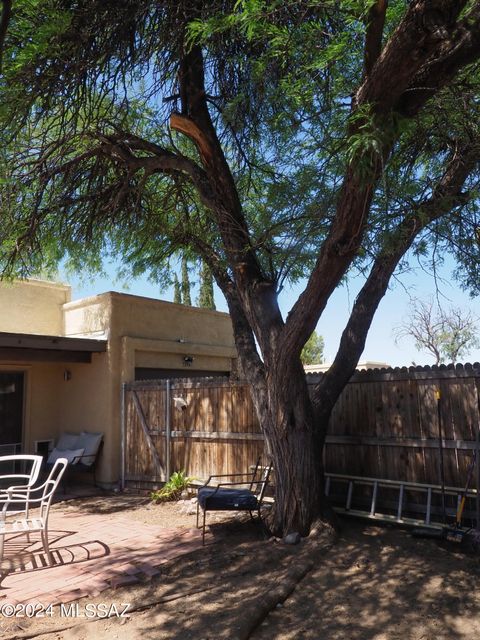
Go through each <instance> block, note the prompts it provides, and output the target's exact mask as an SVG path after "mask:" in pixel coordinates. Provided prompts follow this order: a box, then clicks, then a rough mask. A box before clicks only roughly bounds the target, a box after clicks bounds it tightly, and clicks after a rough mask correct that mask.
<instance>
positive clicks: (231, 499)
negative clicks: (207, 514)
mask: <svg viewBox="0 0 480 640" xmlns="http://www.w3.org/2000/svg"><path fill="white" fill-rule="evenodd" d="M198 502H199V504H200V506H201V507H202V509H204V510H205V509H206V510H207V511H235V510H238V511H254V510H255V509H258V500H257V498H256V496H255V495H254V494H253V493H252V492H251V491H249V489H228V488H220V489H218V490H217V489H216V488H215V487H202V488H201V489H200V490H199V492H198Z"/></svg>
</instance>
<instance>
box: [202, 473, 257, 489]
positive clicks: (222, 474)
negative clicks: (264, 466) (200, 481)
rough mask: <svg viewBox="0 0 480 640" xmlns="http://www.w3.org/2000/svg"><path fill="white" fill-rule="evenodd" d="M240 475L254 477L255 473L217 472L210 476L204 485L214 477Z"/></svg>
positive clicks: (238, 476)
mask: <svg viewBox="0 0 480 640" xmlns="http://www.w3.org/2000/svg"><path fill="white" fill-rule="evenodd" d="M240 477H242V478H247V477H248V478H251V477H253V473H217V474H215V475H212V476H209V477H208V480H207V481H206V483H205V484H204V485H202V486H203V487H206V486H207V485H208V484H209V483H210V480H213V479H214V478H240Z"/></svg>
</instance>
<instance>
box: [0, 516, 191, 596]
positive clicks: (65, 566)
mask: <svg viewBox="0 0 480 640" xmlns="http://www.w3.org/2000/svg"><path fill="white" fill-rule="evenodd" d="M30 535H31V538H30V544H29V542H28V540H27V539H26V537H25V536H19V537H18V538H17V537H15V538H7V539H6V541H5V554H4V561H3V563H2V567H5V564H6V565H7V567H11V571H10V572H9V573H8V575H6V576H5V577H4V579H3V580H2V583H1V587H0V605H1V604H2V602H6V601H7V602H8V603H9V604H18V603H28V602H40V603H42V604H59V603H63V602H70V601H72V600H75V599H77V598H81V597H83V596H90V597H95V596H97V595H99V594H100V593H101V592H102V591H104V590H105V589H109V588H112V587H113V588H115V587H118V586H123V585H127V584H130V583H132V582H137V581H139V580H143V579H145V578H147V577H151V576H154V575H156V574H158V573H159V572H160V569H159V567H160V566H161V565H162V564H164V563H165V562H167V561H169V560H171V559H172V558H175V557H177V556H180V555H182V554H185V553H188V552H190V551H193V550H195V549H197V548H199V547H201V544H202V540H201V532H199V531H198V530H196V529H192V530H191V529H164V528H161V527H159V526H154V525H145V524H142V523H140V522H138V521H135V520H132V519H129V518H128V516H126V515H124V514H109V515H96V514H71V513H63V512H62V511H61V510H52V511H51V513H50V522H49V541H50V549H51V551H52V553H53V557H54V563H55V564H54V566H53V567H48V565H47V562H46V558H45V553H44V552H43V548H42V544H41V542H40V538H39V536H38V535H37V534H30Z"/></svg>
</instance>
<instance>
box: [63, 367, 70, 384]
mask: <svg viewBox="0 0 480 640" xmlns="http://www.w3.org/2000/svg"><path fill="white" fill-rule="evenodd" d="M63 379H64V380H65V382H68V381H69V380H71V379H72V372H71V371H69V370H68V369H65V371H64V372H63Z"/></svg>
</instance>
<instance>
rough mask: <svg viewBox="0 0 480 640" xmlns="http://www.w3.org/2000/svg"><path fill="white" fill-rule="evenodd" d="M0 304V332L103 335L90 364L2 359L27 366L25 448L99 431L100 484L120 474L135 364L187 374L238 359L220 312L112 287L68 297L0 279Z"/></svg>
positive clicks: (54, 288) (51, 287) (56, 288)
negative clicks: (124, 411)
mask: <svg viewBox="0 0 480 640" xmlns="http://www.w3.org/2000/svg"><path fill="white" fill-rule="evenodd" d="M0 305H1V306H2V308H4V309H8V310H9V313H8V314H2V318H1V321H0V331H6V332H15V333H37V334H38V333H41V334H44V335H61V336H69V337H90V338H102V339H108V349H107V352H106V353H97V354H93V355H92V362H91V363H35V362H32V363H14V362H12V363H7V362H5V363H0V367H2V368H4V369H7V370H8V369H10V370H21V371H25V375H26V378H25V380H26V383H25V384H26V393H25V411H24V449H25V451H28V452H33V450H34V441H35V440H38V439H47V438H48V439H49V438H55V439H57V438H58V436H59V435H60V434H61V433H62V432H64V431H69V432H79V431H81V430H87V431H101V432H103V433H104V435H105V444H104V449H103V454H102V458H101V465H100V467H99V469H98V474H97V478H98V480H99V481H100V482H104V483H113V482H118V480H119V475H120V449H121V394H122V383H123V382H127V381H132V380H133V379H134V376H135V367H150V368H162V369H169V368H171V369H177V370H178V369H182V368H184V369H185V376H188V375H189V373H190V372H192V371H195V370H205V371H212V373H214V372H219V371H230V370H231V367H232V359H233V358H235V357H236V351H235V347H234V341H233V332H232V326H231V322H230V317H229V316H228V314H226V313H219V312H215V311H209V310H206V309H198V308H194V307H186V306H183V305H177V304H173V303H169V302H164V301H161V300H155V299H150V298H144V297H141V296H132V295H128V294H121V293H114V292H109V293H104V294H100V295H98V296H92V297H89V298H85V299H83V300H78V301H73V302H72V301H70V287H68V286H64V285H56V284H51V283H45V282H39V281H28V282H21V283H15V284H14V285H0ZM186 355H189V356H192V357H193V362H192V364H191V366H190V367H184V357H185V356H186ZM67 371H68V372H69V376H65V375H64V374H65V372H67ZM65 377H67V378H69V379H68V380H66V379H65Z"/></svg>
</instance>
